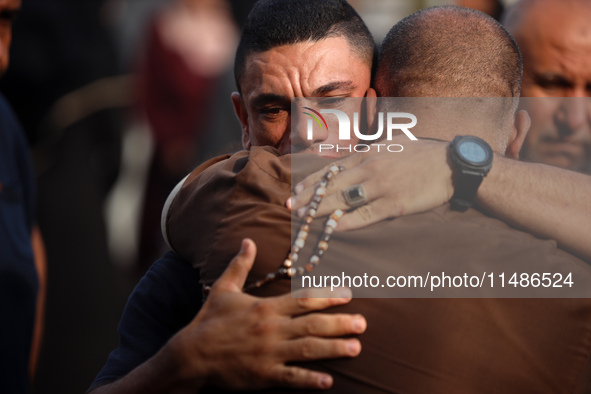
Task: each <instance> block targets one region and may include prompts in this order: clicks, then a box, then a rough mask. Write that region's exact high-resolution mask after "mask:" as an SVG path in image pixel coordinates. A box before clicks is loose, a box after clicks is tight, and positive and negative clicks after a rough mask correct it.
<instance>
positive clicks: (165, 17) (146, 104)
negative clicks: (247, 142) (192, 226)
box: [137, 0, 240, 275]
mask: <svg viewBox="0 0 591 394" xmlns="http://www.w3.org/2000/svg"><path fill="white" fill-rule="evenodd" d="M237 43H238V27H237V24H236V22H235V19H234V16H233V13H232V8H231V5H230V3H229V2H228V1H226V0H177V1H175V2H172V3H171V4H170V6H169V7H166V8H163V9H162V10H161V11H160V12H157V13H156V15H155V17H154V18H153V20H152V22H151V24H150V26H149V30H148V35H147V41H146V43H145V49H144V50H143V53H142V55H141V56H140V62H139V68H138V86H137V88H138V112H139V114H138V115H139V117H140V118H141V119H145V121H146V123H147V125H148V128H149V131H150V133H151V135H152V139H153V142H154V152H153V156H152V159H151V163H150V168H149V173H148V178H147V184H146V188H145V192H144V201H143V208H142V214H141V223H140V242H139V249H138V252H139V255H138V258H137V259H138V263H139V267H138V268H139V273H140V275H141V274H143V273H144V272H145V270H146V269H147V268H148V267H149V265H150V264H151V263H152V262H153V261H154V260H155V259H156V258H157V257H159V256H161V255H162V252H163V251H164V250H166V246H165V244H164V242H163V240H162V237H161V235H160V211H161V209H162V206H163V204H164V201H165V200H166V197H167V196H168V193H169V192H170V190H172V188H173V187H174V186H175V185H176V183H177V182H178V181H179V180H180V179H181V178H182V177H183V176H184V175H185V174H186V173H187V172H189V171H191V170H192V169H193V168H194V167H195V166H196V165H197V164H199V162H200V161H201V160H202V159H203V158H206V157H208V156H209V155H212V153H222V152H224V153H225V152H228V151H233V150H237V149H238V148H239V145H238V144H239V142H240V135H239V134H238V133H235V130H236V128H235V127H236V125H237V124H238V123H237V120H236V119H234V118H233V117H228V116H227V115H224V114H227V113H231V112H230V111H231V110H232V108H231V105H230V103H228V102H227V101H228V100H227V99H226V98H227V96H228V95H229V94H230V93H231V91H232V90H231V89H232V88H233V86H232V80H231V78H230V77H231V69H232V60H233V58H234V51H235V49H236V46H237ZM232 143H234V144H232Z"/></svg>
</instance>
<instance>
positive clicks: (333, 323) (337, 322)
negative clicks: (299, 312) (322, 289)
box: [284, 313, 367, 338]
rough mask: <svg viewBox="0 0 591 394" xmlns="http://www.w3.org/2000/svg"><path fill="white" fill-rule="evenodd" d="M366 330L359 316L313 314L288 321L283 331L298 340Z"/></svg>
mask: <svg viewBox="0 0 591 394" xmlns="http://www.w3.org/2000/svg"><path fill="white" fill-rule="evenodd" d="M366 328H367V322H366V320H365V318H364V317H363V316H361V315H348V314H320V313H315V314H311V315H305V316H300V317H297V318H295V319H292V320H290V321H289V323H288V326H287V327H285V328H284V330H285V331H286V332H288V333H289V334H291V335H292V337H293V338H300V337H306V336H314V337H341V336H344V335H352V334H363V333H364V332H365V329H366Z"/></svg>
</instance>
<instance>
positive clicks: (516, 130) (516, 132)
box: [505, 110, 531, 159]
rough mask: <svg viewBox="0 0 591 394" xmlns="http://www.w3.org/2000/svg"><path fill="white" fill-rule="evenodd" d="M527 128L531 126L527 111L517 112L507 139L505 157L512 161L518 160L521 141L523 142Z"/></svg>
mask: <svg viewBox="0 0 591 394" xmlns="http://www.w3.org/2000/svg"><path fill="white" fill-rule="evenodd" d="M529 126H531V118H530V117H529V114H528V113H527V111H524V110H521V111H518V112H517V113H516V114H515V120H514V123H513V133H512V134H511V137H510V138H509V143H508V144H507V151H506V152H505V156H507V157H511V158H513V159H519V151H520V150H521V147H522V146H523V141H525V136H526V135H527V132H528V130H529Z"/></svg>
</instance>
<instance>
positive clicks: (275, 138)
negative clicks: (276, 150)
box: [250, 119, 290, 147]
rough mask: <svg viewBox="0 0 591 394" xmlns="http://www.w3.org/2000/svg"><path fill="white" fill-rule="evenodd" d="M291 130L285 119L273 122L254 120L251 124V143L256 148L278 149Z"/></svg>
mask: <svg viewBox="0 0 591 394" xmlns="http://www.w3.org/2000/svg"><path fill="white" fill-rule="evenodd" d="M289 129H290V127H289V124H288V122H287V120H285V119H281V120H278V121H273V122H269V121H264V120H259V119H254V120H253V121H252V122H251V124H250V135H251V141H252V143H253V145H256V146H263V145H271V146H275V147H277V145H278V144H279V142H280V141H281V140H282V139H283V138H284V135H285V134H286V133H287V134H289Z"/></svg>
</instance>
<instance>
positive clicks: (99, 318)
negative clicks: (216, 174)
mask: <svg viewBox="0 0 591 394" xmlns="http://www.w3.org/2000/svg"><path fill="white" fill-rule="evenodd" d="M106 3H107V2H106V1H103V0H85V1H78V0H26V1H23V2H22V9H21V12H20V13H19V19H18V22H17V23H16V24H15V26H14V43H13V46H12V48H11V67H10V69H9V71H8V72H7V74H6V76H5V78H3V79H2V81H1V83H0V89H1V90H2V92H3V93H4V94H5V95H6V97H7V100H8V101H10V102H11V103H12V104H13V106H14V108H15V111H16V113H17V116H18V118H19V119H21V120H22V121H23V123H24V128H25V131H26V133H27V135H28V137H29V141H30V143H31V144H32V145H33V153H34V157H33V158H34V162H35V169H36V172H37V184H38V196H39V198H38V201H39V203H38V222H39V227H40V228H41V231H42V233H43V234H44V239H45V242H46V248H47V259H48V266H49V267H50V269H49V270H48V286H47V289H48V293H47V319H46V324H45V332H44V341H43V348H42V350H41V354H40V359H39V367H38V371H37V375H36V380H35V382H36V384H35V387H34V390H35V392H38V393H54V392H56V391H60V392H81V391H83V390H84V389H85V388H86V387H87V384H88V381H89V380H90V379H92V376H93V375H94V373H95V372H96V369H97V368H99V367H100V365H101V364H102V362H103V360H104V358H105V357H106V355H107V354H108V349H109V348H110V347H112V346H114V344H116V343H117V337H116V335H110V334H111V333H110V331H109V330H108V329H107V327H109V328H110V327H112V326H113V325H114V324H116V323H117V321H118V318H119V314H120V313H121V310H122V308H123V306H124V303H125V298H126V293H127V291H125V289H124V287H123V286H122V284H121V283H120V279H119V278H118V276H117V272H116V271H115V270H114V268H113V267H112V266H111V264H109V255H108V253H107V244H106V235H105V225H104V221H103V217H102V207H103V201H104V198H105V195H106V193H107V191H108V189H109V188H110V185H111V184H112V183H113V181H114V179H115V176H116V174H117V171H118V161H119V148H120V134H121V120H122V119H123V116H124V115H123V111H124V110H123V109H122V107H123V108H124V107H125V106H126V105H129V104H128V103H129V100H128V99H127V98H126V97H125V95H124V92H125V90H126V86H125V81H124V80H121V79H118V78H117V76H118V73H119V68H118V61H117V56H116V51H115V47H114V44H113V41H112V40H111V36H110V35H109V32H108V30H107V25H106V24H107V21H106V20H105V12H104V11H105V10H106V8H104V6H105V4H106ZM3 23H6V22H3ZM81 360H84V361H83V362H81Z"/></svg>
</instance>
